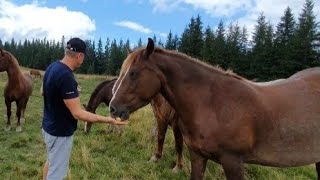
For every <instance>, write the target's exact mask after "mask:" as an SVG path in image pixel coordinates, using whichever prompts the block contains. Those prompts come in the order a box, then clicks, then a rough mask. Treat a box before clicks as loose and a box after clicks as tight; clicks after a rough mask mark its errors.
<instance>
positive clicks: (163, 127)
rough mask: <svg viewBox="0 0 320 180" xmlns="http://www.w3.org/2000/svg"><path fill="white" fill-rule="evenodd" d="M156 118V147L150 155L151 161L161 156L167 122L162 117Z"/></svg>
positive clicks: (155, 160)
mask: <svg viewBox="0 0 320 180" xmlns="http://www.w3.org/2000/svg"><path fill="white" fill-rule="evenodd" d="M156 119H157V126H158V127H157V129H158V137H157V149H156V152H155V154H154V155H153V156H152V157H151V159H150V161H151V162H157V161H158V160H159V159H160V158H161V157H162V150H163V143H164V139H165V137H166V133H167V129H168V123H167V121H166V120H164V119H160V118H156Z"/></svg>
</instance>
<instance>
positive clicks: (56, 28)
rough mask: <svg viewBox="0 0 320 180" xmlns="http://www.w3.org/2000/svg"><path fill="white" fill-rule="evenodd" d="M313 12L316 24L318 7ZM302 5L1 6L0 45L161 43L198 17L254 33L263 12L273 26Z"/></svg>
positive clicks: (179, 1)
mask: <svg viewBox="0 0 320 180" xmlns="http://www.w3.org/2000/svg"><path fill="white" fill-rule="evenodd" d="M314 2H315V9H314V12H315V14H316V16H317V20H318V21H320V1H319V0H317V1H314ZM303 4H304V0H237V1H234V0H224V1H221V0H176V1H174V0H95V1H94V0H37V1H35V0H11V1H10V0H0V39H2V40H10V39H11V38H12V37H14V38H15V39H17V40H18V39H22V40H23V39H26V38H27V39H32V38H44V37H47V38H48V39H56V40H60V39H61V37H62V35H64V36H66V38H69V37H71V36H73V37H75V36H78V37H81V38H84V39H94V40H98V38H99V37H101V38H102V40H104V41H105V40H106V38H107V37H109V38H110V39H117V40H120V39H123V40H126V39H130V41H131V43H133V44H134V43H137V41H138V39H139V38H140V37H141V38H142V40H143V41H146V39H147V37H153V36H154V35H156V36H157V38H158V39H159V38H161V39H162V41H165V40H166V36H167V34H168V33H169V31H170V30H171V31H172V32H173V33H174V34H178V35H181V33H182V32H183V30H184V29H185V27H186V25H187V24H188V23H189V22H190V18H191V17H192V16H193V17H196V16H197V15H200V16H201V18H202V21H203V26H204V27H206V26H208V25H209V26H211V27H212V28H215V27H216V26H217V24H218V22H219V21H220V20H221V19H222V20H223V21H224V22H225V23H226V24H229V23H231V22H233V23H238V24H239V25H240V26H243V25H245V26H246V27H247V28H248V30H249V32H252V30H253V27H254V25H255V22H256V19H257V16H258V15H259V13H260V12H264V14H265V15H266V18H267V20H269V21H270V22H271V23H273V24H274V25H276V24H277V23H278V21H279V20H280V17H281V16H282V15H283V12H284V9H285V8H286V7H287V6H290V7H291V8H292V10H293V12H294V14H295V17H296V18H297V16H298V15H299V13H300V12H301V9H302V6H303Z"/></svg>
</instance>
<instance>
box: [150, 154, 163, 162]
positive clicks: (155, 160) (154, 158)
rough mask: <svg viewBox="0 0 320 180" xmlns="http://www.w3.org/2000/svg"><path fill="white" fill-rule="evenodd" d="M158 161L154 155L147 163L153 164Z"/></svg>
mask: <svg viewBox="0 0 320 180" xmlns="http://www.w3.org/2000/svg"><path fill="white" fill-rule="evenodd" d="M159 160H160V158H157V156H156V155H153V156H152V157H151V158H150V160H149V162H153V163H155V162H159Z"/></svg>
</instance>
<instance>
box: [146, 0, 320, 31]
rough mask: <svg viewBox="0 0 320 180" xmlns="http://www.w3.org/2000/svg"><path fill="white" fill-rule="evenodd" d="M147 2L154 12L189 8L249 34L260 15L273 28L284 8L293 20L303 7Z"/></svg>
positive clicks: (268, 1)
mask: <svg viewBox="0 0 320 180" xmlns="http://www.w3.org/2000/svg"><path fill="white" fill-rule="evenodd" d="M149 2H150V3H151V4H152V5H153V11H154V12H156V13H163V12H166V13H167V12H173V11H176V10H179V9H181V8H182V7H185V8H186V6H191V7H193V8H195V9H197V10H202V11H204V12H206V13H207V14H209V15H211V16H212V17H215V18H220V19H224V22H225V24H226V25H228V24H229V23H230V22H237V23H238V24H239V25H240V26H246V27H247V29H248V32H249V33H250V35H251V33H252V32H253V29H254V25H255V24H256V21H257V18H258V16H259V15H260V13H261V12H263V13H264V15H265V16H266V20H267V21H270V22H271V23H272V24H273V25H274V27H275V26H276V25H277V24H278V22H279V21H280V18H281V16H283V14H284V11H285V9H286V8H287V7H288V6H289V7H290V8H291V10H292V12H293V14H294V16H295V19H296V20H297V19H298V17H299V14H300V13H301V10H302V8H303V5H304V4H305V1H304V0H237V1H234V0H223V1H221V0H178V1H177V0H149ZM313 2H314V14H315V15H316V17H317V20H318V21H319V19H320V1H319V0H314V1H313ZM189 8H190V7H189Z"/></svg>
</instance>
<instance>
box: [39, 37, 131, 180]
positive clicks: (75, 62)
mask: <svg viewBox="0 0 320 180" xmlns="http://www.w3.org/2000/svg"><path fill="white" fill-rule="evenodd" d="M85 54H86V44H85V42H84V41H82V40H81V39H79V38H72V39H70V40H69V41H68V42H67V47H66V48H65V55H64V57H63V59H62V60H60V61H56V62H54V63H52V64H50V65H49V67H48V68H47V70H46V73H45V75H44V79H43V96H44V113H43V121H42V133H43V136H44V140H45V143H46V149H47V154H48V158H47V161H46V163H45V164H44V167H43V179H48V180H62V179H63V178H64V177H65V176H66V174H67V170H68V167H69V157H70V153H71V147H72V140H73V134H74V131H75V130H76V129H77V120H83V121H87V122H101V123H110V124H116V125H125V124H127V122H121V121H116V120H114V119H112V118H110V117H104V116H100V115H96V114H92V113H90V112H87V111H85V110H83V109H81V105H80V99H79V92H78V90H77V87H78V84H77V82H76V80H75V78H74V76H73V73H72V72H73V71H74V70H75V69H76V68H78V67H80V65H81V64H82V62H83V60H84V58H85Z"/></svg>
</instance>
